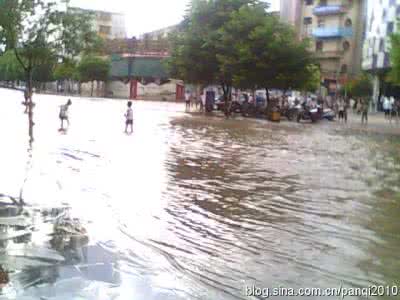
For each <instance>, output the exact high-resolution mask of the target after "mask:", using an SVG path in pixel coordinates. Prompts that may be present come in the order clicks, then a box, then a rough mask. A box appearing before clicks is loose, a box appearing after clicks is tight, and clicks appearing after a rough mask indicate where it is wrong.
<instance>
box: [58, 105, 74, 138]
mask: <svg viewBox="0 0 400 300" xmlns="http://www.w3.org/2000/svg"><path fill="white" fill-rule="evenodd" d="M71 105H72V101H71V99H68V102H67V103H66V104H64V105H61V106H60V114H59V118H60V121H61V128H60V131H62V130H65V129H64V121H66V122H67V125H68V127H69V113H68V112H69V107H70V106H71Z"/></svg>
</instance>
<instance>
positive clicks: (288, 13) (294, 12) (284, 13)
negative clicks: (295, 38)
mask: <svg viewBox="0 0 400 300" xmlns="http://www.w3.org/2000/svg"><path fill="white" fill-rule="evenodd" d="M280 2H281V6H280V7H281V9H280V20H281V21H282V22H285V23H288V24H290V25H292V26H294V27H296V28H298V27H299V26H300V20H301V18H300V14H301V2H302V1H301V0H281V1H280Z"/></svg>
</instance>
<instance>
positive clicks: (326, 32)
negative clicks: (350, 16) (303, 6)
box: [312, 27, 353, 39]
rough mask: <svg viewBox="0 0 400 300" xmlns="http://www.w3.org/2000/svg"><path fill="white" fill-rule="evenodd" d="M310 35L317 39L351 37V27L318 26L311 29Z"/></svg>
mask: <svg viewBox="0 0 400 300" xmlns="http://www.w3.org/2000/svg"><path fill="white" fill-rule="evenodd" d="M312 35H313V37H314V38H318V39H330V38H342V37H351V36H353V29H352V28H351V27H318V28H314V29H313V31H312Z"/></svg>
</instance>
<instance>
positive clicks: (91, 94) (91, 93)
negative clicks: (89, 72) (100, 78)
mask: <svg viewBox="0 0 400 300" xmlns="http://www.w3.org/2000/svg"><path fill="white" fill-rule="evenodd" d="M93 89H94V81H92V89H91V91H90V97H93Z"/></svg>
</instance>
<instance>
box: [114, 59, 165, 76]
mask: <svg viewBox="0 0 400 300" xmlns="http://www.w3.org/2000/svg"><path fill="white" fill-rule="evenodd" d="M131 59H132V62H133V63H132V74H131V76H132V77H151V78H160V79H166V78H168V74H167V70H166V68H165V66H164V58H154V57H134V58H131ZM129 60H130V58H124V57H118V56H116V55H114V56H112V60H111V77H112V78H119V79H121V78H127V77H128V76H129Z"/></svg>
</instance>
